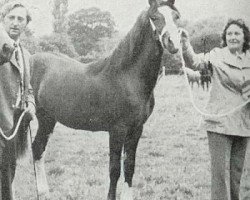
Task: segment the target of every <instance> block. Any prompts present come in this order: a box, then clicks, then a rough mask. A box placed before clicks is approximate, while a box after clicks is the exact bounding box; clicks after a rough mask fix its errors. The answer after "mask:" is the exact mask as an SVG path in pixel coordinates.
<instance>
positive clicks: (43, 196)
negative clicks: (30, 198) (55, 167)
mask: <svg viewBox="0 0 250 200" xmlns="http://www.w3.org/2000/svg"><path fill="white" fill-rule="evenodd" d="M36 115H37V120H38V131H37V134H36V137H35V140H34V141H33V143H32V153H33V158H34V162H35V172H36V185H37V190H38V191H37V192H38V196H39V200H47V199H50V197H49V196H50V195H49V186H48V182H47V178H46V173H45V166H44V158H45V150H46V145H47V143H48V140H49V135H50V133H52V131H53V129H54V127H55V123H56V121H55V120H54V119H53V118H51V117H49V116H48V115H47V114H46V113H45V112H44V111H43V110H37V114H36Z"/></svg>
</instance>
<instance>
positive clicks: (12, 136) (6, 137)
mask: <svg viewBox="0 0 250 200" xmlns="http://www.w3.org/2000/svg"><path fill="white" fill-rule="evenodd" d="M26 112H27V110H24V111H23V112H22V114H21V116H20V117H19V119H18V121H17V124H16V127H15V129H14V132H13V133H12V134H11V135H10V136H6V135H5V134H4V132H3V130H2V129H1V128H0V135H1V136H2V137H3V138H4V139H5V140H7V141H10V140H12V139H13V138H14V137H15V136H16V134H17V132H18V129H19V126H20V124H21V121H22V119H23V117H24V115H25V113H26Z"/></svg>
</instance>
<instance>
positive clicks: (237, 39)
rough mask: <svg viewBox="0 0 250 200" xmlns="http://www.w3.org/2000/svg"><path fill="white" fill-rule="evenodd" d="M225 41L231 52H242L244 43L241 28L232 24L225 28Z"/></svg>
mask: <svg viewBox="0 0 250 200" xmlns="http://www.w3.org/2000/svg"><path fill="white" fill-rule="evenodd" d="M226 43H227V46H228V48H229V50H230V51H231V52H236V51H237V52H242V49H243V44H244V33H243V29H242V28H240V27H239V26H237V25H235V24H232V25H230V26H229V27H228V29H227V30H226Z"/></svg>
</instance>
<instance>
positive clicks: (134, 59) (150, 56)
mask: <svg viewBox="0 0 250 200" xmlns="http://www.w3.org/2000/svg"><path fill="white" fill-rule="evenodd" d="M161 56H162V48H161V47H160V44H159V41H156V40H155V38H154V33H153V32H152V29H151V27H150V23H149V21H148V23H146V24H144V26H142V27H141V30H137V31H133V30H131V31H130V32H129V34H128V35H127V37H126V38H125V40H123V41H122V42H121V43H120V45H119V46H118V48H117V49H116V50H115V51H114V53H113V55H112V56H111V57H110V59H109V63H108V64H109V67H110V68H109V69H108V71H109V73H110V74H112V77H114V76H120V75H122V74H126V73H129V74H132V75H133V77H134V78H136V79H138V80H140V84H141V85H144V88H145V89H144V90H145V91H146V93H151V91H152V89H153V88H154V86H155V84H156V81H157V77H158V73H159V69H160V64H161ZM131 72H132V73H131Z"/></svg>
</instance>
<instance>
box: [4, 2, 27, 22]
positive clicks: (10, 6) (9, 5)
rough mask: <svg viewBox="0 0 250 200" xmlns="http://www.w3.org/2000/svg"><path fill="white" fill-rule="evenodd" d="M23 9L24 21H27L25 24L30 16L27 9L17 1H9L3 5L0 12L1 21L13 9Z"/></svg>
mask: <svg viewBox="0 0 250 200" xmlns="http://www.w3.org/2000/svg"><path fill="white" fill-rule="evenodd" d="M20 7H21V8H25V9H26V13H27V15H26V19H27V24H28V23H29V22H30V21H31V15H30V12H29V10H28V9H27V7H26V6H25V5H24V4H23V3H21V2H19V1H11V2H9V3H6V4H4V5H3V7H2V9H1V11H0V16H1V20H3V18H4V17H5V16H6V15H7V14H8V13H9V12H10V11H12V10H13V9H14V8H20Z"/></svg>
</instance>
